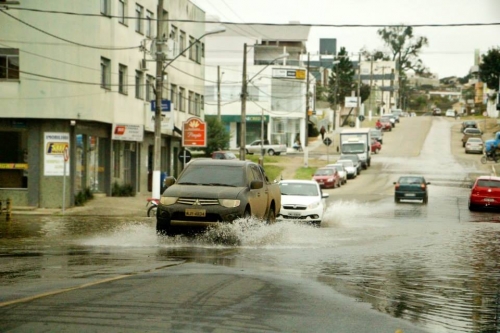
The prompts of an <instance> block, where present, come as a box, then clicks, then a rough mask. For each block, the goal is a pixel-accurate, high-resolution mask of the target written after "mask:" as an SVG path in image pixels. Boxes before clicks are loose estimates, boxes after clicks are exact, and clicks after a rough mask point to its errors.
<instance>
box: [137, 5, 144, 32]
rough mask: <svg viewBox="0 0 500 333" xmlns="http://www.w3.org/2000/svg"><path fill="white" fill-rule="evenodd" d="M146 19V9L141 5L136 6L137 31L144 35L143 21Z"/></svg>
mask: <svg viewBox="0 0 500 333" xmlns="http://www.w3.org/2000/svg"><path fill="white" fill-rule="evenodd" d="M143 17H144V8H142V6H141V5H138V4H135V31H136V32H138V33H140V34H142V33H143V30H142V19H143Z"/></svg>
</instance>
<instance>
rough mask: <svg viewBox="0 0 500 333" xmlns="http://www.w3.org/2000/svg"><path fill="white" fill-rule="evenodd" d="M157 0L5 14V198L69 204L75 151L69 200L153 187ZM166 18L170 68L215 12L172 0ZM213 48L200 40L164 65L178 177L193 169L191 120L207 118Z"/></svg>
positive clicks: (41, 6)
mask: <svg viewBox="0 0 500 333" xmlns="http://www.w3.org/2000/svg"><path fill="white" fill-rule="evenodd" d="M157 6H158V1H157V0H137V1H130V0H99V1H98V0H96V1H90V2H89V1H80V0H51V1H37V0H22V1H20V4H19V5H14V6H9V7H8V9H6V10H5V9H4V11H2V13H0V26H1V27H4V29H0V110H1V112H0V138H1V140H0V150H1V151H2V154H1V156H0V197H2V198H5V197H10V198H11V199H12V200H13V205H15V206H33V207H46V208H54V207H60V206H61V202H62V196H63V194H62V191H61V188H62V184H63V178H64V176H63V169H65V163H64V158H63V156H64V153H65V151H64V148H65V147H68V148H69V159H68V161H67V165H66V167H67V174H66V175H67V176H66V177H67V179H69V185H68V186H67V191H66V193H64V196H65V197H66V199H67V200H66V203H68V204H67V205H68V206H72V205H73V203H74V198H75V196H77V195H78V193H80V192H84V191H85V190H86V189H89V190H91V191H93V192H101V193H105V194H106V195H112V190H113V187H116V186H128V187H130V188H132V190H133V191H134V192H136V193H137V192H147V191H151V184H150V182H151V180H150V179H151V176H150V175H151V171H152V168H153V144H154V143H153V141H154V140H153V139H154V133H153V131H154V126H153V112H152V111H151V103H150V101H151V100H153V99H154V98H155V89H156V82H155V73H156V62H155V61H154V57H153V56H154V54H155V53H154V52H153V53H151V50H150V48H151V45H153V46H154V45H155V43H154V42H153V39H154V38H155V37H156V31H157V27H156V24H157V22H156V18H157V17H158V13H157ZM21 9H22V10H21ZM68 13H72V14H68ZM163 15H164V19H165V21H163V23H162V24H163V30H164V32H165V34H164V39H165V40H164V42H165V47H164V49H167V52H166V53H167V60H166V61H165V62H164V64H167V63H168V59H173V58H174V57H175V56H176V55H178V54H179V52H180V51H182V50H185V49H186V48H188V46H189V43H190V42H194V41H196V40H197V38H199V37H200V36H202V35H203V34H204V33H205V25H204V24H203V23H196V24H194V23H189V22H187V21H190V20H191V21H204V19H205V13H204V12H203V11H202V10H201V9H200V8H198V7H197V6H195V5H194V4H192V3H191V2H189V1H187V0H169V1H165V8H164V10H163ZM169 19H170V21H169ZM5 27H8V28H7V29H5ZM167 45H168V47H166V46H167ZM204 49H205V46H204V41H203V40H201V41H198V42H196V43H195V44H194V45H193V47H191V48H189V50H188V51H187V52H185V54H183V55H182V56H180V57H179V58H178V59H176V61H174V62H173V63H171V64H170V65H169V66H168V67H167V68H166V70H165V76H164V85H163V89H164V92H163V96H164V98H165V99H169V100H171V103H172V104H171V111H169V112H165V114H164V118H163V121H162V156H161V164H162V171H164V172H166V173H168V174H169V175H174V176H175V175H177V173H178V172H179V171H180V170H181V168H182V166H181V165H180V161H179V160H178V158H177V155H178V154H179V152H180V150H181V136H180V130H179V129H180V128H182V122H183V121H185V120H186V119H188V118H190V117H191V116H203V103H204V96H203V95H204V85H203V83H202V82H203V78H204Z"/></svg>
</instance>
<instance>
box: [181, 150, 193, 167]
mask: <svg viewBox="0 0 500 333" xmlns="http://www.w3.org/2000/svg"><path fill="white" fill-rule="evenodd" d="M178 158H179V161H180V162H182V163H183V164H184V165H186V163H189V161H191V152H190V151H189V150H187V149H183V150H182V151H181V152H180V153H179V156H178Z"/></svg>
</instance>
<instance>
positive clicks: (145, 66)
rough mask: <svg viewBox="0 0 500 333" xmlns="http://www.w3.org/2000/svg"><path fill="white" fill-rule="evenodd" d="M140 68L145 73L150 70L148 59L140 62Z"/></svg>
mask: <svg viewBox="0 0 500 333" xmlns="http://www.w3.org/2000/svg"><path fill="white" fill-rule="evenodd" d="M139 68H140V70H141V71H143V72H144V71H147V70H148V62H147V61H146V59H141V61H139Z"/></svg>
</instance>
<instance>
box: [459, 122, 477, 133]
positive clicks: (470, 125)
mask: <svg viewBox="0 0 500 333" xmlns="http://www.w3.org/2000/svg"><path fill="white" fill-rule="evenodd" d="M466 128H477V123H476V121H475V120H466V121H464V122H462V133H463V132H464V130H465V129H466Z"/></svg>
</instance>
